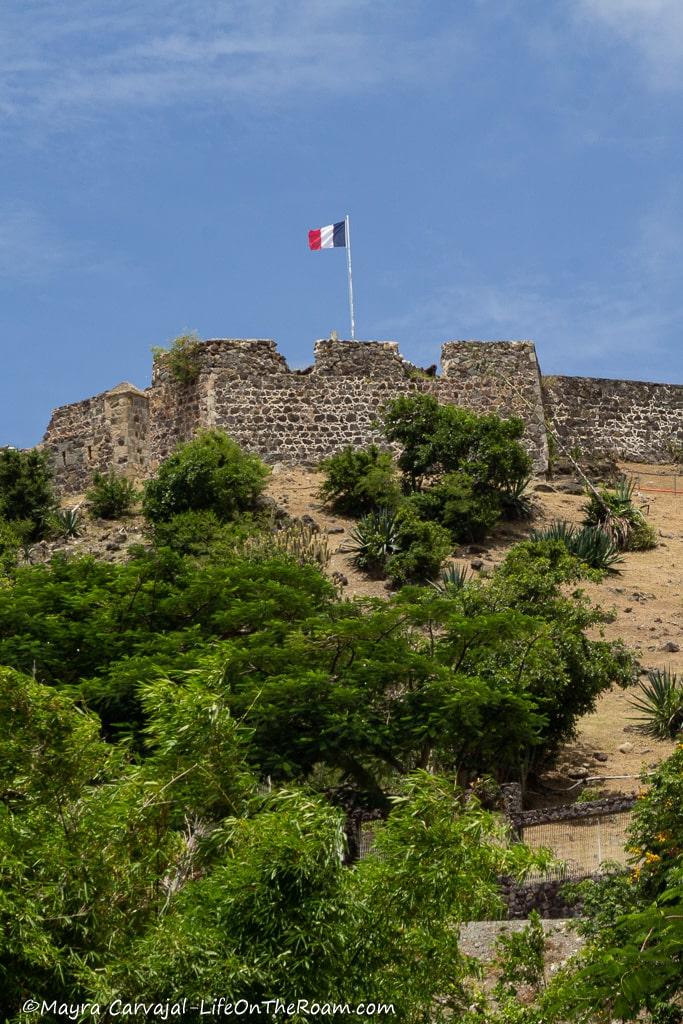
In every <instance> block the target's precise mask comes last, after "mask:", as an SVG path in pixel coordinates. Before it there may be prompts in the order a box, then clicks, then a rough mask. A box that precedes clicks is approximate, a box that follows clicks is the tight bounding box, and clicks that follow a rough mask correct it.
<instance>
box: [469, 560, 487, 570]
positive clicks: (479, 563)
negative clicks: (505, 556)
mask: <svg viewBox="0 0 683 1024" xmlns="http://www.w3.org/2000/svg"><path fill="white" fill-rule="evenodd" d="M470 566H471V567H472V569H476V570H477V571H479V570H480V569H483V568H484V563H483V561H482V560H481V558H473V559H472V561H471V562H470Z"/></svg>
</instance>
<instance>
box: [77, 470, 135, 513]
mask: <svg viewBox="0 0 683 1024" xmlns="http://www.w3.org/2000/svg"><path fill="white" fill-rule="evenodd" d="M86 498H87V500H88V503H89V505H90V511H91V513H92V514H93V516H95V517H96V518H97V519H118V518H119V516H125V515H128V513H129V512H130V511H131V509H132V507H133V505H134V503H135V502H136V501H137V498H138V493H137V491H136V490H135V487H134V485H133V483H132V482H131V481H130V480H128V479H127V478H126V477H125V476H119V475H118V474H117V473H115V472H114V471H113V470H110V471H109V472H108V473H95V475H94V476H93V482H92V487H91V488H90V490H89V491H88V492H87V494H86Z"/></svg>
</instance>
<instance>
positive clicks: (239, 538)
mask: <svg viewBox="0 0 683 1024" xmlns="http://www.w3.org/2000/svg"><path fill="white" fill-rule="evenodd" d="M245 518H246V516H245ZM254 528H255V527H254V524H253V523H250V522H245V523H241V522H240V523H222V522H221V521H220V520H219V519H218V517H217V515H216V514H215V512H211V511H209V510H206V509H203V510H201V511H191V512H180V513H179V514H178V515H177V516H173V517H172V518H171V519H167V520H162V521H160V522H158V523H155V524H154V529H153V530H152V539H153V540H154V544H155V547H157V548H170V549H171V550H172V551H175V552H177V553H178V554H180V555H193V556H195V557H202V556H204V555H208V554H209V553H210V552H211V553H212V554H213V555H214V557H217V556H219V555H224V554H226V553H227V552H228V551H232V552H234V551H236V550H237V548H238V546H239V545H240V543H242V542H243V541H244V540H245V538H246V537H248V536H249V534H250V533H251V532H252V531H253V530H254Z"/></svg>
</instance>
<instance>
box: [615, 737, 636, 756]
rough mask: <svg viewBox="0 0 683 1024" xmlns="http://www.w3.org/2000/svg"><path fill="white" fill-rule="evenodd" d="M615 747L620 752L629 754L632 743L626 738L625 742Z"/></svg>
mask: <svg viewBox="0 0 683 1024" xmlns="http://www.w3.org/2000/svg"><path fill="white" fill-rule="evenodd" d="M617 749H618V751H619V753H620V754H630V753H631V751H632V750H633V744H632V743H629V741H628V740H627V741H626V743H622V744H621V746H620V747H618V748H617Z"/></svg>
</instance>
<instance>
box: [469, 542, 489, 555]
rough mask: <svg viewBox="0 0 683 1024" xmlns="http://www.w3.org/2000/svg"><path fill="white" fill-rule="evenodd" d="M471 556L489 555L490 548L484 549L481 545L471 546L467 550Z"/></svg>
mask: <svg viewBox="0 0 683 1024" xmlns="http://www.w3.org/2000/svg"><path fill="white" fill-rule="evenodd" d="M467 550H468V552H469V553H470V555H486V554H488V548H483V547H482V546H481V544H470V546H469V547H468V548H467Z"/></svg>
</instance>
